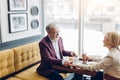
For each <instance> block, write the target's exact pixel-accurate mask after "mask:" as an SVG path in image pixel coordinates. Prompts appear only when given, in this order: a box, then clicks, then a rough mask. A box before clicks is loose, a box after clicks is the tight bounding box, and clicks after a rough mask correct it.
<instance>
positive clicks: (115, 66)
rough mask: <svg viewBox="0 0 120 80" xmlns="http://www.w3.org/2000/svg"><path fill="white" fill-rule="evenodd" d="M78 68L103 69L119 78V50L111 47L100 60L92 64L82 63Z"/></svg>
mask: <svg viewBox="0 0 120 80" xmlns="http://www.w3.org/2000/svg"><path fill="white" fill-rule="evenodd" d="M80 68H81V69H85V70H90V71H97V70H101V69H103V71H104V73H107V74H109V75H111V76H114V77H116V78H120V51H119V50H118V49H117V48H112V49H111V50H110V52H109V53H108V54H107V55H106V56H105V57H104V58H103V59H102V60H101V61H100V62H98V63H96V64H92V65H85V64H82V65H80Z"/></svg>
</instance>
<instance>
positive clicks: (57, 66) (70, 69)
mask: <svg viewBox="0 0 120 80" xmlns="http://www.w3.org/2000/svg"><path fill="white" fill-rule="evenodd" d="M86 65H87V64H86ZM53 68H54V69H56V70H63V71H67V72H71V73H72V72H74V73H77V74H86V75H90V76H95V74H96V71H88V70H82V69H79V68H73V67H65V66H61V65H53Z"/></svg>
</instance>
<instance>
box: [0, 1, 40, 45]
mask: <svg viewBox="0 0 120 80" xmlns="http://www.w3.org/2000/svg"><path fill="white" fill-rule="evenodd" d="M0 1H1V2H0V3H1V4H0V5H1V37H2V43H4V42H8V41H13V40H17V39H22V38H26V37H31V36H36V35H40V34H42V31H41V30H42V23H41V20H42V19H41V18H42V17H41V2H40V0H27V10H26V11H8V0H0ZM32 6H37V7H38V9H39V13H38V15H37V16H32V15H31V13H30V9H31V7H32ZM12 13H27V16H28V18H27V23H28V28H27V30H25V31H19V32H13V33H9V21H8V14H12ZM33 19H37V20H38V21H39V26H38V28H36V29H33V28H32V27H31V21H32V20H33Z"/></svg>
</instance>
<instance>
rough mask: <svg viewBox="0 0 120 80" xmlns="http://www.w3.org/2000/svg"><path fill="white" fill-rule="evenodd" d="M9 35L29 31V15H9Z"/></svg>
mask: <svg viewBox="0 0 120 80" xmlns="http://www.w3.org/2000/svg"><path fill="white" fill-rule="evenodd" d="M8 22H9V33H14V32H20V31H25V30H27V29H28V22H27V13H11V14H8Z"/></svg>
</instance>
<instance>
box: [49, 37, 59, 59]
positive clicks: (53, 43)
mask: <svg viewBox="0 0 120 80" xmlns="http://www.w3.org/2000/svg"><path fill="white" fill-rule="evenodd" d="M49 38H50V37H49ZM50 40H51V42H52V45H53V47H54V49H55V53H56V56H57V58H58V59H61V58H60V51H59V45H58V39H56V40H52V39H51V38H50Z"/></svg>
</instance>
